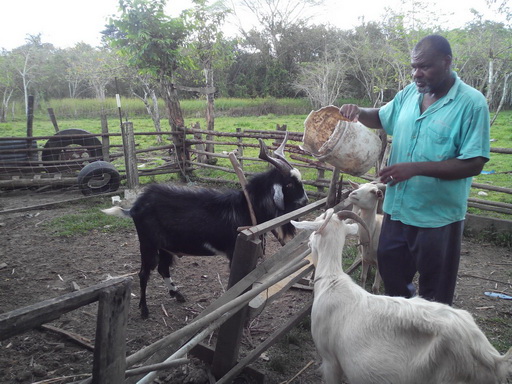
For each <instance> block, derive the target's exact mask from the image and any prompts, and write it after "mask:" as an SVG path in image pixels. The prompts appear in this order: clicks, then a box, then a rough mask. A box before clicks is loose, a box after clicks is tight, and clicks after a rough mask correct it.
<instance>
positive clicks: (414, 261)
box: [377, 214, 464, 305]
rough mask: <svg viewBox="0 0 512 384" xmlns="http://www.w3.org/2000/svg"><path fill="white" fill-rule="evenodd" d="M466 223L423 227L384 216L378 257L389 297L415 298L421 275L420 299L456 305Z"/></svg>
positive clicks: (459, 222)
mask: <svg viewBox="0 0 512 384" xmlns="http://www.w3.org/2000/svg"><path fill="white" fill-rule="evenodd" d="M463 229H464V221H458V222H455V223H452V224H449V225H446V226H444V227H439V228H420V227H414V226H411V225H406V224H403V223H402V222H400V221H394V220H391V219H390V217H389V215H387V214H384V219H383V222H382V230H381V234H380V241H379V248H378V252H377V258H378V262H379V271H380V274H381V276H382V280H383V282H384V287H385V290H386V294H387V295H389V296H403V297H411V296H413V295H414V293H415V288H414V286H413V285H412V281H413V278H414V276H415V275H416V272H418V274H419V284H418V285H419V287H418V288H419V289H418V294H419V296H421V297H423V298H424V299H427V300H432V301H437V302H440V303H445V304H448V305H452V302H453V296H454V292H455V285H456V282H457V272H458V270H459V260H460V248H461V242H462V231H463Z"/></svg>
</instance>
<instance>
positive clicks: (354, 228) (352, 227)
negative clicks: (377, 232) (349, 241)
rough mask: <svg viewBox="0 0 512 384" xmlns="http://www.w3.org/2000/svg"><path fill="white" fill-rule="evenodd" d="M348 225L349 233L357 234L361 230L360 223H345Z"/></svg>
mask: <svg viewBox="0 0 512 384" xmlns="http://www.w3.org/2000/svg"><path fill="white" fill-rule="evenodd" d="M345 225H346V226H347V235H357V233H358V231H359V224H357V223H352V224H345Z"/></svg>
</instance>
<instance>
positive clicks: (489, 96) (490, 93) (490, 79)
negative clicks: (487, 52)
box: [486, 56, 494, 107]
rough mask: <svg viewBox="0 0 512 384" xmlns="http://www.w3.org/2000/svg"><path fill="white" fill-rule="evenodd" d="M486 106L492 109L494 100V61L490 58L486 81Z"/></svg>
mask: <svg viewBox="0 0 512 384" xmlns="http://www.w3.org/2000/svg"><path fill="white" fill-rule="evenodd" d="M486 98H487V104H489V107H492V103H493V98H494V59H493V58H492V56H491V57H490V58H489V76H488V80H487V95H486Z"/></svg>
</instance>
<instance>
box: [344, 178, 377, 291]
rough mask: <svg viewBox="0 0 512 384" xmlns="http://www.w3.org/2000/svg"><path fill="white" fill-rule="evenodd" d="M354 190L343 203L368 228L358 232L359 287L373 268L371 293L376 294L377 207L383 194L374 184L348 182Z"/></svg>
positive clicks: (363, 283)
mask: <svg viewBox="0 0 512 384" xmlns="http://www.w3.org/2000/svg"><path fill="white" fill-rule="evenodd" d="M349 183H350V185H351V186H352V188H354V190H353V191H352V192H350V194H349V195H348V197H347V199H346V200H345V203H346V204H347V203H348V204H350V203H352V204H353V206H354V208H353V211H354V212H357V213H358V214H359V216H361V218H362V219H363V220H364V222H365V223H366V225H367V226H368V231H369V232H370V236H368V233H367V232H366V231H364V230H363V229H362V228H361V227H360V228H359V231H358V236H359V243H360V245H359V246H358V250H359V255H360V257H361V286H362V287H363V288H364V287H365V286H366V279H367V277H368V271H369V269H370V266H374V267H375V270H376V271H375V280H374V281H373V285H372V292H373V293H378V292H379V289H380V284H381V283H382V278H381V276H380V273H379V265H378V262H377V247H378V246H379V237H380V230H381V227H382V215H379V214H377V207H378V206H379V203H380V202H381V201H382V199H383V198H384V193H383V192H382V190H381V189H379V187H378V185H377V184H376V183H366V184H357V183H354V182H353V181H350V180H349Z"/></svg>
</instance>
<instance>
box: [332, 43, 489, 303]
mask: <svg viewBox="0 0 512 384" xmlns="http://www.w3.org/2000/svg"><path fill="white" fill-rule="evenodd" d="M451 64H452V51H451V47H450V44H449V43H448V41H447V40H446V39H445V38H444V37H442V36H438V35H430V36H427V37H425V38H423V39H422V40H421V41H420V42H419V43H418V44H417V45H416V46H415V48H414V50H413V52H412V55H411V66H412V76H413V80H414V83H412V84H410V85H408V86H407V87H405V88H404V89H403V90H402V91H400V92H398V94H397V95H396V96H395V98H394V99H393V100H392V101H390V102H389V103H388V104H386V105H385V106H383V107H382V108H360V107H358V106H356V105H353V104H346V105H343V106H342V107H341V108H340V113H341V114H342V115H343V116H344V117H346V118H348V119H350V120H359V121H360V122H361V123H363V124H364V125H366V126H368V127H370V128H383V129H384V130H385V131H386V132H387V133H388V134H389V135H392V136H393V142H392V149H391V153H390V157H389V161H388V166H387V167H385V168H383V169H382V170H381V171H380V173H379V176H380V178H381V181H382V182H384V183H387V189H386V195H385V199H384V205H383V210H384V212H385V213H384V220H383V224H382V231H381V236H380V242H379V248H378V255H377V257H378V262H379V271H380V273H381V275H382V278H383V281H384V285H385V289H386V294H388V295H391V296H403V297H411V296H413V295H414V294H415V292H416V289H415V287H414V285H413V284H412V281H413V278H414V276H415V274H416V272H418V273H419V292H418V293H419V295H420V296H421V297H423V298H425V299H428V300H434V301H438V302H441V303H445V304H449V305H451V304H452V302H453V296H454V291H455V284H456V280H457V272H458V269H459V259H460V248H461V242H462V231H463V225H464V217H465V214H466V209H467V198H468V195H469V190H470V186H471V181H472V176H475V175H478V174H479V173H480V172H481V171H482V169H483V166H484V164H485V162H487V161H488V160H489V152H490V148H489V147H490V140H489V130H490V124H489V109H488V106H487V102H486V99H485V97H484V96H483V95H482V94H481V93H480V92H478V91H477V90H476V89H474V88H472V87H470V86H469V85H467V84H465V83H464V82H463V81H462V80H460V78H459V77H458V76H457V74H456V73H455V72H454V71H452V69H451Z"/></svg>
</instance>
